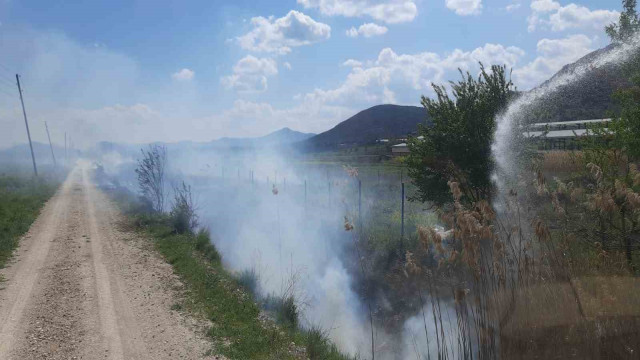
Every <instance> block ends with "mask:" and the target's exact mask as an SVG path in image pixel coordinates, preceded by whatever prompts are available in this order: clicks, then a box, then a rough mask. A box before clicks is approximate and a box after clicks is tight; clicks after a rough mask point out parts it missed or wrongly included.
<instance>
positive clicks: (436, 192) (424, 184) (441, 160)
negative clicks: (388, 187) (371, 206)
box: [407, 64, 513, 204]
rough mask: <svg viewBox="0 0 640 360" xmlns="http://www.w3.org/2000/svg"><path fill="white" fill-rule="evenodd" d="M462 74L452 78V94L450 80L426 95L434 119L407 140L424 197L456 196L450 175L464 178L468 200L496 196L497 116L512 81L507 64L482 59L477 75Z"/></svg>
mask: <svg viewBox="0 0 640 360" xmlns="http://www.w3.org/2000/svg"><path fill="white" fill-rule="evenodd" d="M460 74H461V76H462V80H461V81H459V82H457V83H456V82H451V83H450V86H451V94H452V95H453V98H452V97H450V96H449V93H448V92H447V89H446V87H445V86H443V85H435V84H432V87H433V90H434V92H435V93H436V99H429V98H426V97H424V96H423V97H422V105H423V106H424V107H425V109H426V110H427V112H428V114H429V116H430V117H431V119H432V124H431V125H427V124H425V125H423V124H420V125H419V127H418V134H419V135H420V136H419V137H415V138H410V139H409V141H408V146H409V150H410V155H409V157H408V158H407V165H408V167H409V176H411V178H412V179H413V180H414V182H415V184H416V185H417V187H418V193H417V195H416V196H415V199H417V200H420V201H431V202H434V203H436V204H443V203H447V202H451V201H452V200H453V199H452V197H451V193H450V192H449V186H448V185H447V183H448V182H449V181H455V182H457V183H458V184H459V186H460V189H461V191H462V199H463V201H478V200H480V199H483V198H490V197H491V192H492V182H491V179H490V176H491V172H492V171H493V167H494V163H493V158H492V155H491V143H492V140H493V134H494V130H495V117H496V115H497V114H498V113H499V112H500V111H502V110H503V109H504V108H505V107H506V105H507V103H508V101H509V99H510V98H511V96H512V95H513V83H512V82H511V79H510V77H509V78H507V69H506V67H505V66H497V65H494V66H492V67H491V71H490V72H487V71H486V69H485V67H484V66H483V65H482V64H480V75H479V76H478V78H477V79H476V78H474V77H473V76H472V75H471V74H469V73H468V72H467V73H466V74H465V73H463V72H462V71H460Z"/></svg>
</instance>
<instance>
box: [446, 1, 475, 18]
mask: <svg viewBox="0 0 640 360" xmlns="http://www.w3.org/2000/svg"><path fill="white" fill-rule="evenodd" d="M446 5H447V7H448V8H449V9H451V10H453V11H455V13H456V14H458V15H460V16H468V15H479V14H480V13H481V12H482V0H446Z"/></svg>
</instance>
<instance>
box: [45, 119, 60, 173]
mask: <svg viewBox="0 0 640 360" xmlns="http://www.w3.org/2000/svg"><path fill="white" fill-rule="evenodd" d="M44 127H45V128H46V129H47V138H49V148H50V149H51V157H52V158H53V167H54V168H55V167H57V166H58V164H56V156H55V155H54V154H53V144H51V135H49V125H47V122H46V121H45V122H44Z"/></svg>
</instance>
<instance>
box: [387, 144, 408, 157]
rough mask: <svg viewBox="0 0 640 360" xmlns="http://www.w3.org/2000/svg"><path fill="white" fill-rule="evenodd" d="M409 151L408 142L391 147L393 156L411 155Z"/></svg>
mask: <svg viewBox="0 0 640 360" xmlns="http://www.w3.org/2000/svg"><path fill="white" fill-rule="evenodd" d="M409 152H410V151H409V146H407V143H400V144H397V145H393V146H392V147H391V155H393V156H406V155H409Z"/></svg>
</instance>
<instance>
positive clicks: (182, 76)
mask: <svg viewBox="0 0 640 360" xmlns="http://www.w3.org/2000/svg"><path fill="white" fill-rule="evenodd" d="M195 74H196V73H195V72H194V71H193V70H189V69H186V68H185V69H182V70H180V71H178V72H175V73H173V74H171V77H172V78H173V79H174V80H178V81H189V80H192V79H193V76H194V75H195Z"/></svg>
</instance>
